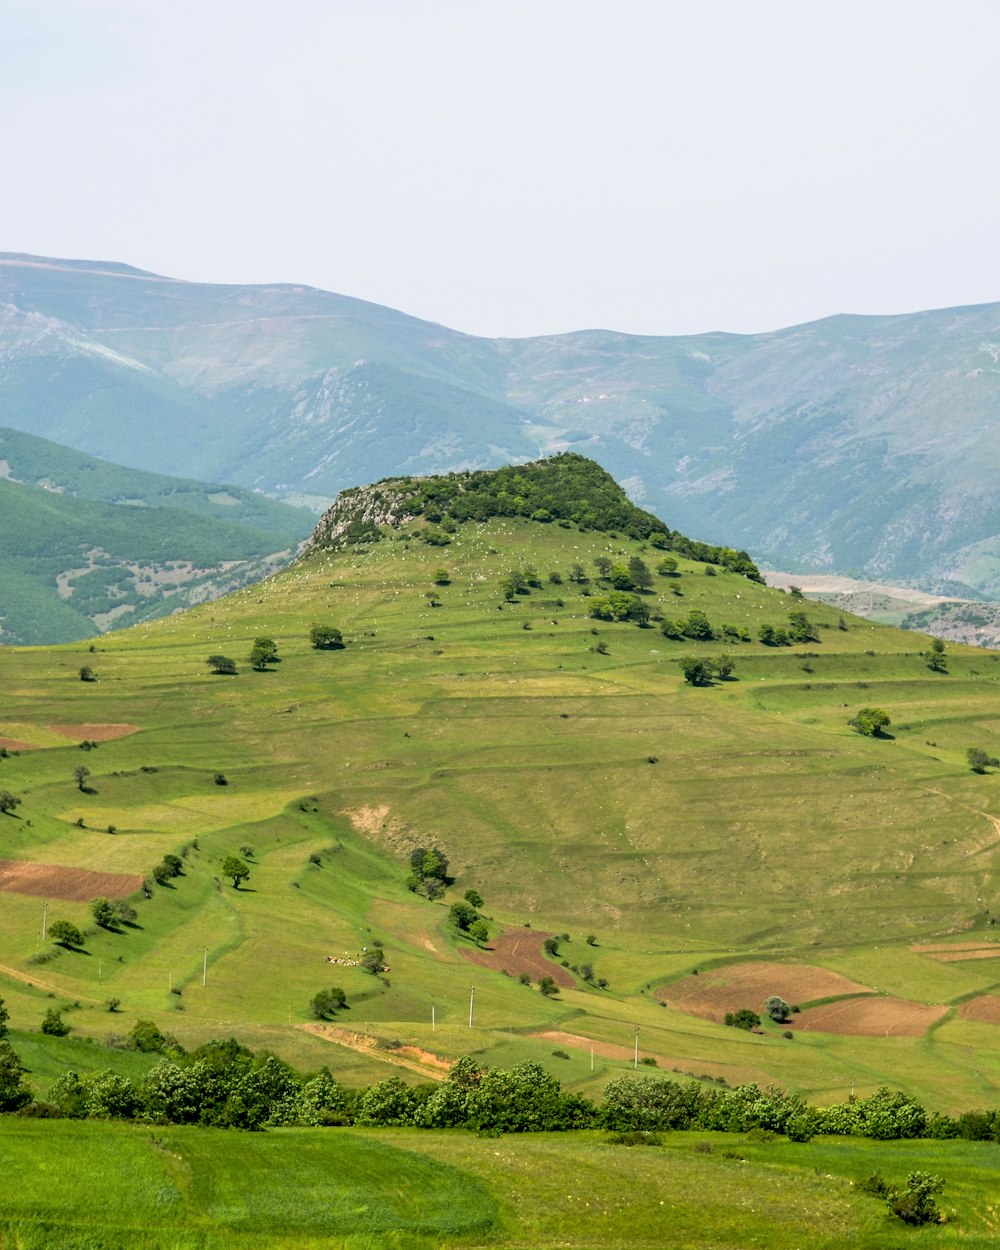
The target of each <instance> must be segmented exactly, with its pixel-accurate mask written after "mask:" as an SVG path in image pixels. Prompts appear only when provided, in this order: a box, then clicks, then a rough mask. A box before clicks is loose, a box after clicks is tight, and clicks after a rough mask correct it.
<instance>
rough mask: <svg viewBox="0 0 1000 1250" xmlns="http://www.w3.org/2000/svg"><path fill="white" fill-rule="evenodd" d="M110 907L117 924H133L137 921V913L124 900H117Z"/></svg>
mask: <svg viewBox="0 0 1000 1250" xmlns="http://www.w3.org/2000/svg"><path fill="white" fill-rule="evenodd" d="M112 906H113V907H114V912H115V919H116V920H117V921H118V923H119V924H135V922H136V921H137V920H138V919H139V913H138V912H137V911H136V909H135V908H134V907H133V906H132V905H131V904H130V903H126V902H125V901H124V899H119V900H118V901H117V902H116V903H114V904H112Z"/></svg>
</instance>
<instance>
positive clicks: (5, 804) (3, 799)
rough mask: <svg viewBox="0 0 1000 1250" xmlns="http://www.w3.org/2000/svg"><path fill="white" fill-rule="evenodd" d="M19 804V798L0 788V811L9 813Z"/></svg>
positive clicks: (5, 813)
mask: <svg viewBox="0 0 1000 1250" xmlns="http://www.w3.org/2000/svg"><path fill="white" fill-rule="evenodd" d="M20 806H21V800H20V799H19V798H18V797H17V795H16V794H11V792H10V791H9V790H0V812H3V814H4V815H5V816H6V815H9V814H10V813H11V812H12V811H13V810H14V808H15V807H20Z"/></svg>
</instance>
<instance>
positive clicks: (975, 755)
mask: <svg viewBox="0 0 1000 1250" xmlns="http://www.w3.org/2000/svg"><path fill="white" fill-rule="evenodd" d="M965 758H966V759H967V760H968V761H969V767H970V768H971V769H972V771H973V772H974V773H985V772H986V770H987V768H1000V760H998V759H997V758H996V756H995V755H987V754H986V752H985V751H983V750H982V749H981V748H980V747H969V749H968V750H967V751H966V753H965ZM0 810H2V809H0Z"/></svg>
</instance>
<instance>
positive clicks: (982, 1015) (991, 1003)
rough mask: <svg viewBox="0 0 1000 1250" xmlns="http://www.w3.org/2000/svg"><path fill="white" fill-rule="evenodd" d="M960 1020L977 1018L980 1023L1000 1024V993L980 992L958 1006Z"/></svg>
mask: <svg viewBox="0 0 1000 1250" xmlns="http://www.w3.org/2000/svg"><path fill="white" fill-rule="evenodd" d="M958 1018H959V1019H960V1020H978V1021H979V1023H980V1024H1000V995H997V994H980V995H979V997H978V998H970V999H969V1001H968V1002H967V1003H962V1004H961V1005H960V1006H959V1008H958Z"/></svg>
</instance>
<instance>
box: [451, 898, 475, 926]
mask: <svg viewBox="0 0 1000 1250" xmlns="http://www.w3.org/2000/svg"><path fill="white" fill-rule="evenodd" d="M448 917H449V919H450V920H451V922H452V924H454V925H455V927H456V928H457V929H459V930H462V931H464V932H468V931H469V930H470V929H471V928H472V926H473V925H474V924H475V923H476V921H477V920H478V919H479V912H477V911H476V909H475V908H474V907H472V906H470V904H468V903H465V902H459V903H452V905H451V907H450V908H449V909H448Z"/></svg>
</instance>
